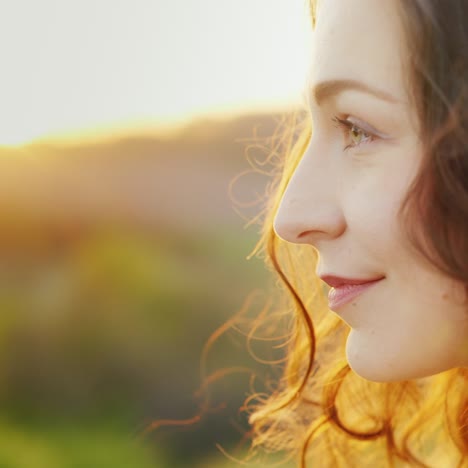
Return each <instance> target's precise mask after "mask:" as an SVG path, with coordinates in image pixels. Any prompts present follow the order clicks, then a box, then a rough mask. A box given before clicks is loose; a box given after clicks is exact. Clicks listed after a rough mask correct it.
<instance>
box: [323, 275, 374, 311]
mask: <svg viewBox="0 0 468 468" xmlns="http://www.w3.org/2000/svg"><path fill="white" fill-rule="evenodd" d="M382 279H383V278H382ZM382 279H379V280H376V281H370V282H369V283H363V284H355V285H351V284H348V285H345V286H340V287H338V288H332V289H330V292H329V293H328V306H329V308H330V309H332V310H335V309H337V308H338V307H341V306H343V305H345V304H347V303H348V302H350V301H351V300H352V299H354V298H355V297H356V296H359V294H362V293H363V292H364V291H366V290H367V289H369V288H371V287H372V286H374V285H375V284H377V283H379V282H380V281H382Z"/></svg>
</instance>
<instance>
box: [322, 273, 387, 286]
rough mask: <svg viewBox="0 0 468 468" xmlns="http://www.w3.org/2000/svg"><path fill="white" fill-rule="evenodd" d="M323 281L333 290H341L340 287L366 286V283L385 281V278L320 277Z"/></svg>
mask: <svg viewBox="0 0 468 468" xmlns="http://www.w3.org/2000/svg"><path fill="white" fill-rule="evenodd" d="M320 278H321V279H322V281H325V283H327V284H328V285H329V286H331V287H333V288H339V287H340V286H344V285H358V284H366V283H372V282H374V281H379V280H381V279H383V278H384V277H383V276H380V277H379V278H361V279H356V278H342V277H340V276H333V275H323V276H320Z"/></svg>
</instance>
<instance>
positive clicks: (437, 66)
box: [246, 0, 468, 468]
mask: <svg viewBox="0 0 468 468" xmlns="http://www.w3.org/2000/svg"><path fill="white" fill-rule="evenodd" d="M315 3H316V2H315V1H313V0H311V13H312V14H311V18H312V27H314V26H315V18H316V16H315V11H316V4H315ZM398 5H399V8H400V12H401V21H402V24H403V26H404V31H405V34H406V41H407V44H408V50H409V53H410V56H411V64H412V69H411V70H409V71H408V87H409V89H410V90H411V91H412V92H411V95H412V97H413V99H414V105H415V106H416V109H417V111H418V115H419V118H420V122H421V128H422V135H421V138H422V141H423V142H424V155H425V156H424V161H423V164H422V166H421V169H420V172H419V174H418V176H417V177H416V178H415V180H414V181H413V183H412V185H411V187H410V188H409V191H408V193H407V196H406V198H405V199H404V202H403V204H402V206H401V209H400V213H399V215H400V217H401V218H400V219H401V222H402V226H403V227H404V228H405V229H406V231H407V232H406V233H407V237H408V239H409V240H410V242H411V244H412V246H413V247H414V248H415V250H416V251H417V252H418V253H419V254H420V255H421V257H422V258H424V259H425V260H426V261H428V262H430V263H431V264H432V265H435V266H436V267H437V268H439V269H440V270H441V271H443V272H445V273H446V274H447V275H448V276H450V277H451V278H453V279H455V280H458V281H460V282H462V283H463V284H465V285H467V287H468V2H466V0H444V1H443V2H442V1H441V0H399V3H398ZM301 125H302V126H301V127H300V132H299V136H297V126H296V128H295V129H291V135H293V134H294V135H296V137H295V138H293V137H291V138H286V139H285V140H284V141H290V142H292V143H291V145H290V147H289V148H288V149H287V151H286V154H285V157H283V158H282V159H281V161H280V162H278V164H277V170H276V171H275V176H274V178H273V180H272V183H271V184H270V186H269V188H270V191H271V192H272V196H271V197H269V202H268V206H267V207H266V211H265V213H266V214H265V218H264V223H263V226H264V227H263V231H262V235H261V239H260V241H259V243H258V245H257V247H256V250H255V252H254V253H256V254H259V253H263V254H264V257H265V260H266V263H267V265H268V266H269V268H271V269H272V270H274V271H275V272H276V273H277V275H278V279H279V281H278V285H279V287H278V288H277V292H278V295H279V297H278V301H276V306H277V307H278V309H279V310H281V311H282V314H283V317H282V318H281V320H282V322H281V323H282V327H283V332H284V333H286V334H285V335H284V337H283V340H284V345H285V347H286V352H285V363H284V365H283V367H282V376H281V377H280V379H279V380H278V381H277V382H276V384H275V387H274V388H273V390H272V391H271V392H270V393H269V394H268V395H266V394H263V393H262V394H253V395H251V396H250V397H249V399H248V400H247V401H246V408H247V410H248V412H249V414H250V417H249V421H250V424H251V426H252V430H253V433H254V437H253V443H252V449H253V450H254V451H255V450H258V449H259V448H260V447H262V448H263V449H265V450H267V451H284V452H286V453H288V454H290V456H291V457H294V458H296V459H297V460H298V464H299V466H301V467H306V465H308V463H310V466H319V467H321V468H326V467H333V468H335V467H341V466H343V467H347V468H348V467H353V466H357V467H362V466H378V467H383V466H389V467H395V466H417V467H434V468H436V467H437V468H438V467H458V468H462V467H468V368H455V369H451V370H448V371H445V372H442V373H440V374H437V375H434V376H431V377H426V378H423V379H417V380H408V381H400V382H391V383H376V382H370V381H367V380H365V379H363V378H361V377H360V376H359V375H357V374H355V373H354V372H351V369H350V367H349V365H348V364H347V362H346V358H345V345H346V340H347V336H348V334H349V328H348V327H347V325H346V324H344V322H342V321H341V320H340V319H339V318H338V317H337V316H336V315H335V314H331V313H329V310H328V304H327V300H326V295H325V294H324V290H323V285H322V283H321V282H320V280H319V278H317V277H315V276H314V274H313V272H314V271H316V268H314V267H316V265H317V261H318V253H317V251H316V250H315V249H314V248H313V247H312V246H310V245H303V244H301V245H293V244H290V243H287V242H284V241H282V240H281V239H280V238H279V237H278V236H277V235H276V234H275V232H274V230H273V219H274V216H275V213H276V211H277V209H278V207H279V202H280V199H281V197H282V195H283V193H284V191H285V189H286V186H287V184H288V182H289V180H290V178H291V176H292V174H293V172H294V170H295V168H296V166H297V164H298V162H299V160H300V158H301V157H302V155H303V154H304V152H305V150H306V148H307V145H308V143H309V140H310V138H311V134H312V131H313V129H312V128H311V126H310V124H309V122H308V121H305V120H304V121H303V122H302V124H301ZM415 220H417V223H416V222H415ZM311 291H312V293H311ZM467 313H468V306H467ZM274 316H275V317H276V316H278V314H274ZM284 317H285V318H286V320H284ZM263 320H265V318H264V319H263ZM268 320H270V318H268ZM271 320H273V317H271ZM285 323H286V326H285V325H284V324H285ZM284 328H286V330H284Z"/></svg>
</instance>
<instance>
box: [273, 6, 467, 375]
mask: <svg viewBox="0 0 468 468" xmlns="http://www.w3.org/2000/svg"><path fill="white" fill-rule="evenodd" d="M398 4H399V2H398V1H397V0H379V1H378V2H376V1H375V0H346V1H344V0H322V1H321V2H320V6H319V9H318V15H317V27H316V30H315V33H314V35H315V37H314V47H313V51H312V54H311V72H310V73H311V79H310V81H311V88H312V90H313V91H312V93H311V100H310V112H311V116H312V121H313V133H312V138H311V140H310V143H309V146H308V148H307V150H306V152H305V154H304V156H303V158H302V159H301V161H300V163H299V165H298V166H297V168H296V171H295V173H294V174H293V176H292V178H291V180H290V183H289V185H288V187H287V189H286V192H285V194H284V196H283V199H282V202H281V206H280V208H279V210H278V213H277V216H276V220H275V229H276V232H277V233H278V235H279V236H281V237H282V238H283V239H285V240H287V241H290V242H294V243H304V244H310V245H313V246H314V247H315V248H316V249H317V250H318V252H319V254H320V261H319V265H318V267H317V269H318V271H317V274H318V276H320V277H323V276H326V275H328V276H335V277H340V278H344V279H354V280H357V281H359V280H361V281H363V282H366V281H367V280H369V281H370V280H378V281H374V282H369V281H367V285H366V286H364V287H362V286H361V287H360V288H359V287H357V286H350V285H348V286H344V287H340V286H342V284H340V283H335V285H333V284H330V283H328V284H330V286H334V288H333V289H334V290H332V296H331V298H330V296H329V298H330V302H329V305H330V309H331V310H332V311H333V312H335V313H336V314H337V315H338V316H339V317H340V318H341V319H343V321H345V322H346V323H347V324H348V325H349V326H350V328H351V330H350V334H349V336H348V341H347V345H346V357H347V359H348V363H349V365H350V367H351V368H352V369H353V370H354V371H355V372H356V373H357V374H359V375H360V376H362V377H364V378H366V379H368V380H372V381H378V382H391V381H397V380H406V379H414V378H421V377H426V376H429V375H433V374H437V373H439V372H442V371H445V370H448V369H451V368H453V367H458V366H466V365H468V358H467V354H466V349H467V346H468V315H467V310H466V304H464V302H463V301H464V299H465V297H464V290H463V285H462V284H459V283H455V282H454V281H453V280H452V279H451V278H449V277H447V276H446V275H445V274H443V273H441V272H440V271H438V270H435V269H434V268H432V267H430V266H429V265H428V264H426V263H423V262H422V260H421V258H420V257H418V256H416V254H415V253H414V251H412V250H411V249H410V248H409V245H408V242H407V239H406V237H405V235H404V231H403V229H402V226H401V225H400V222H399V218H398V211H399V208H400V206H401V203H402V201H403V199H404V196H405V195H406V193H407V190H408V188H409V186H410V183H411V181H412V180H413V179H414V177H415V175H416V174H417V172H418V170H419V166H420V164H421V160H422V156H423V154H422V143H421V141H420V138H419V130H418V122H417V112H416V109H415V107H414V103H413V102H412V101H411V100H410V99H409V91H410V90H409V89H408V88H407V82H408V81H407V75H406V73H407V70H408V69H409V67H408V66H407V63H408V60H409V56H408V51H407V49H406V48H405V47H404V44H405V38H404V34H403V31H402V27H401V23H400V16H399V11H398ZM329 281H330V279H329ZM331 281H333V280H331ZM344 282H345V281H344ZM335 286H336V288H335ZM338 289H339V290H338Z"/></svg>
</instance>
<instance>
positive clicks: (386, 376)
mask: <svg viewBox="0 0 468 468" xmlns="http://www.w3.org/2000/svg"><path fill="white" fill-rule="evenodd" d="M353 332H354V330H353ZM353 332H352V333H350V335H349V336H348V340H347V342H346V359H347V361H348V364H349V367H350V368H351V369H352V370H353V372H355V373H356V374H358V375H359V376H360V377H362V378H363V379H366V380H369V381H370V382H378V383H390V382H401V381H405V380H414V379H422V378H425V377H430V376H432V375H435V374H439V373H441V372H445V371H446V370H449V369H451V368H453V367H455V366H451V365H450V364H449V363H448V362H441V361H439V362H434V361H432V366H430V367H428V366H427V361H426V360H424V363H423V365H417V363H416V362H413V363H411V360H409V359H408V358H407V359H405V358H404V357H402V355H401V354H398V353H387V354H385V353H384V352H383V349H382V348H380V349H379V347H378V345H377V347H371V346H369V343H366V342H362V341H360V340H359V336H358V335H356V334H354V333H353ZM424 364H426V365H424Z"/></svg>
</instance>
